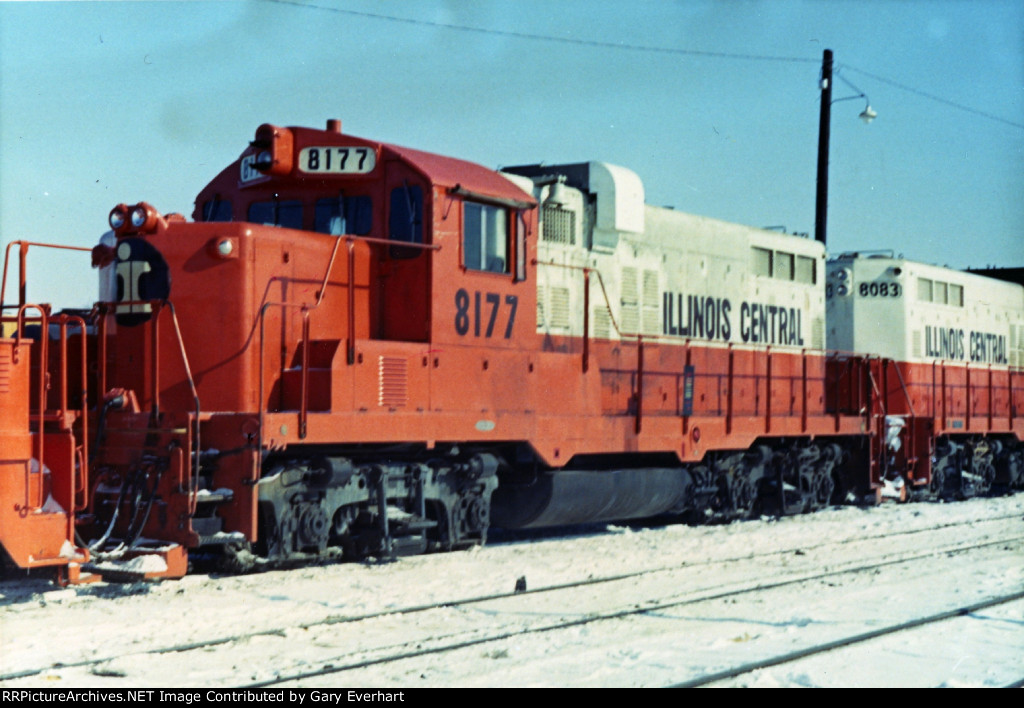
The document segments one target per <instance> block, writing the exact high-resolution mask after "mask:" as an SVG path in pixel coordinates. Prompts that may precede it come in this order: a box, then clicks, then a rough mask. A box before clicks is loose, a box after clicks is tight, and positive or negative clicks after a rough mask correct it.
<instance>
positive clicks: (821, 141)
mask: <svg viewBox="0 0 1024 708" xmlns="http://www.w3.org/2000/svg"><path fill="white" fill-rule="evenodd" d="M839 78H841V79H843V81H844V82H845V83H846V84H847V85H849V86H850V88H852V89H853V90H854V91H857V92H858V94H857V95H856V96H846V97H844V98H837V99H835V100H834V101H833V100H832V50H831V49H826V50H825V54H824V57H823V58H822V61H821V119H820V121H819V123H818V190H817V197H816V200H815V209H814V239H815V240H816V241H821V243H823V244H824V243H825V231H826V225H827V222H828V142H829V130H830V125H831V120H832V104H833V103H838V102H839V101H849V100H851V99H854V98H863V99H864V102H865V103H866V104H867V105H866V106H865V108H864V110H863V111H861V113H860V116H859V117H860V119H861V120H862V121H864V124H865V125H867V124H868V123H870V122H871V121H873V120H874V119H875V118H876V117H877V116H878V114H877V113H875V110H874V109H873V108H872V107H871V102H870V101H868V97H867V95H866V94H865V93H864V92H863V91H861V90H860V89H859V88H857V87H856V86H854V85H853V84H851V83H850V82H849V81H847V80H846V79H845V78H843V77H842V76H840V77H839Z"/></svg>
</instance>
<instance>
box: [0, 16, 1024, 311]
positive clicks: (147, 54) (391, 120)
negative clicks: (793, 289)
mask: <svg viewBox="0 0 1024 708" xmlns="http://www.w3.org/2000/svg"><path fill="white" fill-rule="evenodd" d="M388 17H390V18H393V19H388ZM466 28H473V30H481V31H473V30H470V29H466ZM544 37H546V38H548V39H543V38H544ZM825 48H830V49H832V50H833V51H834V52H835V58H836V66H837V71H838V74H839V76H840V77H842V79H845V80H846V81H848V82H849V83H851V84H853V85H854V86H856V87H857V88H858V89H860V91H863V92H865V93H866V94H867V95H868V96H869V97H870V102H871V105H872V107H873V108H874V109H875V110H876V111H877V112H878V118H877V119H876V120H875V121H874V122H873V123H872V124H871V125H869V126H865V125H864V124H863V123H862V122H861V121H859V120H858V119H857V115H858V114H859V113H860V112H861V111H862V110H863V108H864V101H863V100H859V99H858V100H849V101H840V102H838V103H835V104H834V105H833V106H832V140H831V171H830V199H829V205H830V206H829V250H830V252H832V253H839V252H842V251H850V250H866V249H892V250H894V251H895V252H897V253H902V254H904V255H905V256H907V257H908V258H913V259H916V260H921V261H925V262H929V263H940V264H948V265H951V266H956V267H966V266H968V265H987V264H997V265H1018V266H1020V265H1024V3H1022V2H1020V1H1019V0H973V1H969V2H968V1H963V2H961V1H956V0H934V1H931V2H911V1H909V0H906V1H899V0H876V1H865V2H859V1H854V0H848V1H846V2H825V1H824V0H803V1H797V0H772V1H768V0H759V1H758V0H752V1H749V2H738V1H737V2H732V1H718V2H713V1H710V0H707V1H696V0H695V1H693V2H688V1H686V2H668V1H667V0H659V1H648V2H644V1H643V0H638V1H632V2H624V1H620V0H615V1H612V0H568V1H565V0H561V1H559V2H552V1H551V0H515V1H513V0H489V1H485V2H468V1H467V0H449V1H447V2H445V1H443V0H416V1H414V2H413V1H405V2H399V1H398V0H385V1H383V2H369V1H365V0H364V1H352V2H347V1H343V0H311V1H310V2H306V1H305V0H296V1H295V2H271V1H266V0H254V1H251V2H231V1H228V2H124V3H121V2H75V3H58V2H47V3H34V2H16V3H9V2H0V241H2V242H3V244H4V245H6V243H7V242H9V241H11V240H16V239H25V240H35V241H47V242H57V243H64V244H71V245H81V246H92V245H93V244H95V243H96V241H97V239H98V238H99V236H100V235H101V234H102V233H103V231H104V230H105V229H106V217H107V214H108V212H109V211H110V209H111V207H113V206H114V205H115V204H117V203H119V202H126V203H134V202H137V201H141V200H146V201H148V202H150V203H152V204H153V205H154V206H156V207H157V209H159V210H161V211H163V212H165V213H166V212H172V211H177V212H182V213H185V214H188V215H190V214H191V211H192V201H193V199H194V197H195V195H196V193H197V192H198V191H199V190H200V188H201V187H202V186H203V185H204V184H205V183H206V182H207V181H208V180H210V179H211V178H213V176H214V175H216V174H217V173H218V172H219V171H220V169H222V168H223V167H224V166H225V165H226V164H228V163H229V162H230V161H232V160H233V159H235V158H236V157H237V156H238V154H239V153H240V152H241V151H242V150H243V149H244V148H245V147H246V145H247V141H248V140H250V139H251V137H252V134H253V131H254V130H255V128H256V126H258V125H259V124H260V123H264V122H271V123H276V124H278V125H308V126H315V127H322V126H323V125H324V124H325V121H326V120H327V119H328V118H340V119H341V120H342V125H343V129H344V130H345V131H346V132H351V133H354V134H357V135H361V136H364V137H368V138H375V139H381V140H385V141H389V142H394V143H398V144H402V145H407V146H411V147H416V148H419V149H423V150H429V151H432V152H438V153H442V154H448V155H453V156H456V157H461V158H465V159H469V160H474V161H477V162H480V163H481V164H484V165H487V166H490V167H498V166H501V165H512V164H523V163H530V162H549V163H554V162H567V161H582V160H603V161H606V162H612V163H615V164H620V165H623V166H626V167H629V168H630V169H632V170H634V171H635V172H637V173H638V174H639V175H640V177H641V179H642V180H643V181H644V184H645V187H646V190H647V199H648V201H649V202H650V203H652V204H659V205H671V206H673V207H675V208H676V209H679V210H683V211H688V212H692V213H695V214H703V215H708V216H714V217H717V218H721V219H725V220H729V221H736V222H740V223H745V224H750V225H754V226H769V225H772V226H775V225H782V226H785V227H786V228H787V229H788V230H789V231H790V232H810V233H813V230H814V193H815V164H816V151H817V138H818V108H819V99H820V94H819V89H818V78H819V73H820V69H821V57H822V50H823V49H825ZM735 55H743V57H742V58H741V57H737V56H735ZM856 93H858V91H855V90H854V89H853V88H850V86H849V85H847V83H844V81H843V80H841V79H837V80H836V82H835V89H834V96H833V98H842V97H845V96H851V95H854V94H856ZM33 253H35V252H33ZM30 272H31V273H33V274H37V275H38V276H39V277H38V280H35V281H33V283H32V285H31V286H30V290H29V298H30V299H33V300H49V301H53V302H54V303H55V304H57V305H84V304H87V303H90V302H92V300H93V299H95V282H96V281H95V276H94V273H92V272H89V271H88V257H87V256H85V255H82V256H79V255H73V256H66V255H59V256H58V255H53V254H52V252H40V255H34V256H33V258H32V259H31V261H30ZM12 295H13V291H12V290H11V289H10V288H9V290H8V296H9V297H10V296H12Z"/></svg>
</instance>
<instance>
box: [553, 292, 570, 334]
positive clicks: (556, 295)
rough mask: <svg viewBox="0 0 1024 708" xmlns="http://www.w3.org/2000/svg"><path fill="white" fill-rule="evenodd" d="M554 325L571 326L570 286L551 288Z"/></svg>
mask: <svg viewBox="0 0 1024 708" xmlns="http://www.w3.org/2000/svg"><path fill="white" fill-rule="evenodd" d="M550 312H551V319H550V325H551V326H552V327H564V328H566V329H568V327H569V288H551V310H550Z"/></svg>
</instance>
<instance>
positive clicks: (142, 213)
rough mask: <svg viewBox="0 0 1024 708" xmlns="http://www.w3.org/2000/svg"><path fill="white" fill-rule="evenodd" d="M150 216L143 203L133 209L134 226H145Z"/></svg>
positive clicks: (138, 227) (139, 227)
mask: <svg viewBox="0 0 1024 708" xmlns="http://www.w3.org/2000/svg"><path fill="white" fill-rule="evenodd" d="M148 218H149V214H147V213H146V207H144V206H142V205H141V204H140V205H139V206H137V207H135V208H134V209H132V226H133V227H135V228H136V229H141V228H142V227H143V226H145V224H146V220H147V219H148Z"/></svg>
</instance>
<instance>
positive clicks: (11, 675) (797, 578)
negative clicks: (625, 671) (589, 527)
mask: <svg viewBox="0 0 1024 708" xmlns="http://www.w3.org/2000/svg"><path fill="white" fill-rule="evenodd" d="M1017 516H1019V515H1018V514H1011V515H1001V516H996V517H990V518H987V519H982V520H974V521H971V522H961V523H942V524H937V525H931V526H928V527H926V528H919V529H914V530H912V531H908V532H905V533H903V534H902V536H904V537H905V536H907V535H911V534H918V533H927V532H934V531H936V530H939V529H950V528H953V529H957V528H961V527H967V528H969V529H970V530H971V532H978V531H979V527H980V526H981V525H984V524H985V523H987V522H993V523H994V522H997V521H1001V520H1005V519H1007V518H1016V517H1017ZM889 536H890V534H878V535H868V536H861V537H858V538H857V540H856V543H865V544H869V545H870V544H872V543H873V542H874V543H877V542H878V541H879V540H883V539H886V538H888V537H889ZM1021 540H1022V538H1021V537H1007V538H1000V539H996V540H986V541H984V542H978V543H962V544H956V545H952V546H946V547H943V548H941V549H937V550H936V549H930V550H927V551H924V552H912V553H907V552H903V553H890V554H888V555H885V556H884V557H879V558H878V559H877V560H875V561H873V562H870V563H860V564H852V565H848V566H843V567H838V566H836V567H832V568H830V569H829V570H827V571H824V572H813V573H806V572H804V573H791V574H790V575H788V576H786V577H783V578H779V579H778V580H776V581H773V582H769V583H747V584H745V585H743V586H735V585H734V586H732V587H725V586H716V587H711V588H702V589H698V590H694V591H691V592H689V593H688V594H687V595H686V596H676V597H671V598H663V599H661V600H651V601H647V602H641V603H639V604H638V603H636V602H634V601H631V602H629V603H628V604H627V605H626V606H624V607H616V608H614V609H610V610H603V611H595V612H587V613H584V614H583V615H582V616H574V617H571V618H570V619H566V620H558V621H554V622H534V623H531V624H530V625H529V626H517V627H515V628H513V629H510V630H509V629H505V630H501V631H491V632H484V633H479V632H473V631H471V630H459V631H455V632H447V633H446V632H435V633H433V634H431V635H430V636H427V637H421V638H419V639H418V640H413V641H412V642H406V641H403V642H399V643H394V642H391V643H387V642H385V643H381V644H378V645H377V646H376V647H374V648H373V649H371V650H358V651H354V652H341V653H338V654H335V655H333V656H328V657H326V658H325V659H322V660H318V662H317V663H318V668H316V669H313V670H307V669H303V668H299V667H298V665H296V668H294V669H292V670H288V669H286V670H284V671H281V670H280V667H278V668H276V669H274V670H273V672H272V673H273V675H271V676H267V675H265V673H266V672H263V674H262V675H261V671H262V669H261V671H257V672H256V673H254V674H252V677H253V679H254V680H252V682H251V683H249V684H239V685H248V686H251V687H260V686H271V685H277V684H280V683H284V682H289V681H302V680H306V679H310V678H314V677H317V676H327V675H335V674H339V673H344V672H350V671H355V670H357V669H364V668H367V667H370V666H382V665H386V664H389V663H395V662H400V661H405V660H409V659H415V658H418V657H425V656H431V655H441V654H444V653H446V652H455V651H458V650H461V649H465V648H468V647H473V646H480V645H484V644H491V643H496V642H500V641H501V640H503V639H510V638H512V637H523V636H527V635H531V634H541V633H551V632H557V631H559V630H566V629H570V628H573V627H582V626H586V625H589V624H593V623H597V622H602V621H610V620H614V619H622V618H627V617H631V616H638V615H643V614H649V613H655V612H660V611H664V610H667V609H671V608H679V607H683V606H686V605H692V604H697V603H706V602H710V601H714V600H726V599H729V598H735V597H738V596H740V595H744V594H749V593H755V592H763V591H766V590H770V589H772V588H780V587H784V586H787V585H793V584H797V583H809V582H813V581H815V580H825V579H828V578H832V577H836V576H840V575H844V574H851V573H853V574H855V573H865V572H870V571H872V570H876V569H879V568H883V567H885V566H890V565H894V564H900V563H909V562H912V561H915V560H920V559H923V558H928V557H932V556H935V555H936V554H948V553H965V552H968V551H970V550H972V549H978V548H983V547H986V546H993V545H998V544H1008V543H1019V542H1020V541H1021ZM851 543H853V542H851V541H850V540H849V539H840V540H836V541H822V542H818V543H815V544H799V547H787V548H784V549H780V550H777V551H773V552H770V553H761V554H750V555H746V556H740V557H736V558H713V559H707V560H704V561H701V562H699V563H687V564H683V565H679V564H675V565H671V566H664V567H654V568H645V569H642V570H638V571H634V572H628V573H622V574H617V575H609V576H603V577H598V578H587V579H585V580H579V581H574V582H566V583H560V584H554V585H549V586H547V587H543V588H535V589H530V590H528V591H527V592H526V593H516V592H507V593H494V594H487V595H480V596H476V597H468V598H461V599H454V600H446V601H443V602H433V603H424V604H422V605H409V606H403V607H398V608H393V609H388V610H384V611H379V612H372V613H365V614H361V615H334V616H328V617H325V618H323V619H320V620H318V621H315V622H308V623H300V624H282V625H279V626H277V627H272V628H266V629H261V630H258V631H253V632H247V633H239V634H233V635H230V636H221V637H214V638H210V639H205V640H200V641H194V642H186V643H180V644H174V645H169V646H164V647H159V648H152V649H148V650H145V651H143V652H122V653H118V654H108V655H106V656H101V657H98V658H93V659H90V660H85V661H77V662H66V663H60V664H59V665H57V666H56V668H59V669H60V670H62V671H67V670H69V669H80V670H86V671H90V672H91V673H93V674H95V675H100V676H102V675H106V673H105V672H106V669H105V668H104V667H108V666H110V665H112V664H116V662H117V660H118V659H119V658H121V657H123V656H126V655H128V654H131V655H132V656H138V655H139V654H147V655H151V657H152V658H154V659H155V658H157V657H160V656H168V655H177V656H179V657H180V656H183V655H187V654H201V653H202V652H204V651H209V650H211V649H213V648H216V647H232V648H237V647H238V646H241V645H244V644H247V643H252V642H253V641H254V640H259V639H261V638H272V637H284V636H289V634H295V633H303V632H310V631H323V630H325V629H328V628H331V627H334V628H335V629H337V625H346V624H351V625H360V623H362V625H361V627H365V626H366V625H367V624H368V623H374V622H376V623H378V624H385V625H386V624H387V623H388V622H389V621H394V620H395V619H396V618H402V619H408V618H409V617H411V616H413V615H425V614H429V613H431V612H438V611H444V610H447V611H451V610H456V611H458V612H461V613H467V612H481V613H483V612H494V611H495V610H493V609H479V608H485V607H487V606H488V605H493V604H494V603H501V602H503V601H506V600H511V601H513V602H520V603H521V602H523V601H524V600H528V604H534V603H535V601H536V600H537V599H538V598H541V597H544V596H551V595H554V594H558V593H575V594H576V595H579V591H582V590H585V589H588V588H590V589H594V588H599V587H601V586H608V585H612V584H620V585H623V584H627V583H629V582H630V581H633V582H636V581H639V580H640V579H642V578H645V577H650V576H655V575H659V574H666V573H679V574H683V575H694V574H697V573H699V571H700V570H701V569H702V568H708V567H713V568H720V567H722V566H723V565H727V564H730V563H739V562H745V563H749V562H751V561H755V562H759V561H768V560H770V559H772V558H777V557H779V556H791V555H793V556H795V555H803V556H805V557H806V556H809V555H810V554H812V553H813V552H815V551H827V550H828V549H830V548H834V547H835V546H836V545H844V546H850V545H851ZM847 550H849V549H847ZM473 608H478V609H476V610H474V609H473ZM570 614H571V613H570ZM361 627H358V629H359V631H363V630H362V629H361ZM383 634H384V635H386V636H390V637H392V638H393V636H394V634H393V633H392V634H390V635H389V634H388V633H387V632H384V633H383ZM417 644H418V645H419V647H418V648H417V646H416V645H417ZM54 668H55V666H54V665H50V666H46V667H42V668H33V669H25V670H21V671H12V672H7V673H5V674H3V675H0V681H5V682H9V681H13V680H16V679H21V678H25V677H29V676H33V675H36V674H40V673H43V672H46V671H52V670H53V669H54ZM113 675H114V676H116V675H117V672H116V670H115V671H113Z"/></svg>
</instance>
